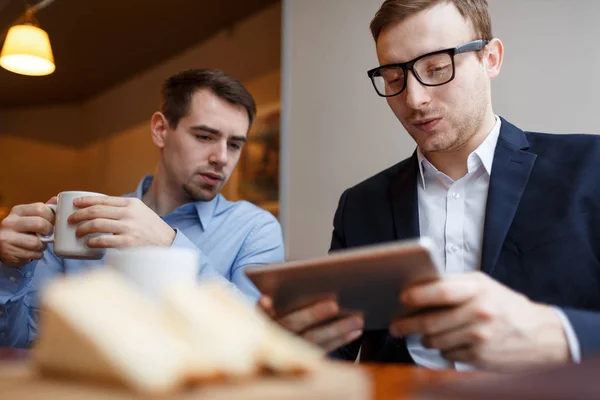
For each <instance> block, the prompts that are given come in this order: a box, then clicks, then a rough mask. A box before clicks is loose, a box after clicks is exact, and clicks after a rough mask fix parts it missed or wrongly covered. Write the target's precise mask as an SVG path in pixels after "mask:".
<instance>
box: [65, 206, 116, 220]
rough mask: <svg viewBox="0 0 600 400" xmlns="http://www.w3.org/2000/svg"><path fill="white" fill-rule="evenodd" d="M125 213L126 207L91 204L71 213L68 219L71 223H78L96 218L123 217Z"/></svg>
mask: <svg viewBox="0 0 600 400" xmlns="http://www.w3.org/2000/svg"><path fill="white" fill-rule="evenodd" d="M124 214H125V208H123V207H113V206H90V207H86V208H82V209H81V210H77V211H75V212H74V213H73V214H71V215H69V218H68V219H67V221H68V222H69V223H70V224H76V223H79V222H82V221H90V220H93V219H96V218H104V219H122V218H123V215H124Z"/></svg>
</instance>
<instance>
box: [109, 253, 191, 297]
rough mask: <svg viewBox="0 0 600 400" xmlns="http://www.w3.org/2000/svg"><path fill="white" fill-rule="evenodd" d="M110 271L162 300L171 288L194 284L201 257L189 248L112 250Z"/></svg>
mask: <svg viewBox="0 0 600 400" xmlns="http://www.w3.org/2000/svg"><path fill="white" fill-rule="evenodd" d="M106 264H107V265H108V267H109V268H113V269H114V270H116V271H118V272H120V273H121V274H122V275H123V276H125V278H126V279H128V280H129V281H130V282H132V283H134V284H136V285H138V286H139V287H141V288H142V290H143V291H144V292H146V294H148V295H150V296H151V297H154V298H159V297H160V295H161V293H162V290H163V289H164V288H165V287H167V286H169V285H170V284H195V283H196V282H197V279H198V272H199V271H200V253H199V252H198V251H197V250H194V249H190V248H169V247H133V248H126V249H110V251H109V252H108V253H107V255H106Z"/></svg>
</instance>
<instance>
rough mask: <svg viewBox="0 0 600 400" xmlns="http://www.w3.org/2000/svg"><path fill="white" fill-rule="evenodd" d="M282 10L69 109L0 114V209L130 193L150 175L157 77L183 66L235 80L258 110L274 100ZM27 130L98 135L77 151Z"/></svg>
mask: <svg viewBox="0 0 600 400" xmlns="http://www.w3.org/2000/svg"><path fill="white" fill-rule="evenodd" d="M280 36H281V6H280V4H275V5H273V6H271V7H268V8H266V9H265V10H263V11H261V12H259V13H257V14H256V15H254V16H252V17H250V18H248V19H247V20H245V21H242V22H240V23H239V24H238V25H236V26H235V27H234V28H233V29H232V30H228V31H226V32H220V33H218V34H217V35H215V36H214V37H213V38H211V39H209V40H207V41H205V42H203V43H200V44H198V45H197V46H195V47H192V48H190V49H188V50H187V51H185V52H183V53H181V54H179V55H178V56H176V57H174V58H172V59H170V60H167V61H166V62H164V63H162V64H160V65H158V66H156V67H154V68H152V69H150V70H147V71H144V72H141V73H140V74H138V75H137V76H135V77H134V78H132V79H131V80H129V81H127V82H124V83H123V84H121V85H119V86H117V87H115V88H112V89H110V90H108V91H107V92H105V93H102V94H100V95H99V96H97V97H95V98H93V99H91V100H89V101H87V102H85V103H83V104H80V105H75V106H53V107H44V108H35V109H17V110H4V111H0V207H2V206H9V205H14V204H19V203H29V202H34V201H45V200H47V198H49V197H50V196H52V195H53V194H55V193H57V192H59V191H61V190H72V189H81V190H91V191H98V192H103V193H107V194H111V195H118V194H123V193H128V192H131V191H132V190H133V189H135V187H136V185H137V184H138V182H139V180H140V178H141V177H142V176H143V175H144V174H148V173H152V172H153V170H154V166H155V164H156V161H157V160H158V152H157V150H156V149H155V148H154V146H153V144H152V141H151V139H150V132H149V121H150V117H151V116H152V113H153V112H154V111H155V110H156V108H157V107H158V103H159V93H160V86H161V83H162V81H163V79H164V78H165V77H167V76H169V75H170V74H172V73H175V72H177V71H180V70H183V69H187V68H203V67H210V68H220V69H223V70H225V71H227V72H229V73H231V74H232V75H234V76H236V77H238V78H239V79H240V80H242V82H244V84H245V85H246V86H247V87H248V89H249V90H250V92H251V93H252V94H253V95H254V97H255V99H256V101H257V104H258V105H259V107H260V106H261V105H262V104H270V103H273V102H277V101H279V92H280V72H279V67H280ZM32 129H36V130H39V129H44V130H47V131H48V136H47V137H48V140H51V138H52V135H53V134H54V133H56V132H58V130H61V131H62V132H65V131H68V132H71V134H72V135H73V143H74V144H77V143H79V141H78V140H77V137H78V136H79V135H91V136H90V137H98V136H100V137H102V138H103V139H100V140H97V141H95V142H94V143H91V144H88V145H86V146H84V147H67V146H58V145H54V144H49V143H42V142H34V141H30V140H25V139H23V138H22V137H20V135H22V134H23V133H26V132H27V131H28V130H32Z"/></svg>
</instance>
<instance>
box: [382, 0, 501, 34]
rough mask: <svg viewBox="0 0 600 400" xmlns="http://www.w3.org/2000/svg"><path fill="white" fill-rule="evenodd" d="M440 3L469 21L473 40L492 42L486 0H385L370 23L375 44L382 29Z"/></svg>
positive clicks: (490, 22)
mask: <svg viewBox="0 0 600 400" xmlns="http://www.w3.org/2000/svg"><path fill="white" fill-rule="evenodd" d="M440 3H450V4H454V6H456V8H457V9H458V12H459V13H460V15H462V17H463V18H464V19H466V20H467V21H470V22H471V24H472V25H473V31H474V33H475V37H474V39H485V40H492V39H493V36H492V21H491V19H490V15H489V13H488V2H487V0H385V1H384V2H383V4H382V5H381V7H379V11H377V13H376V14H375V17H374V18H373V20H372V21H371V33H372V34H373V39H375V42H377V39H378V38H379V35H380V34H381V31H382V29H383V28H385V27H386V26H387V25H389V24H392V23H395V22H400V21H402V20H404V19H405V18H407V17H409V16H411V15H413V14H416V13H418V12H421V11H423V10H426V9H428V8H431V7H433V6H435V5H437V4H440Z"/></svg>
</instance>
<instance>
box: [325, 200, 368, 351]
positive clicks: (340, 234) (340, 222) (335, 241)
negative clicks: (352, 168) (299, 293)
mask: <svg viewBox="0 0 600 400" xmlns="http://www.w3.org/2000/svg"><path fill="white" fill-rule="evenodd" d="M347 197H348V191H347V190H346V191H345V192H344V193H343V194H342V196H341V198H340V201H339V203H338V208H337V210H336V212H335V216H334V218H333V234H332V237H331V246H330V248H329V252H332V251H335V250H341V249H345V248H346V247H347V245H346V238H345V234H344V207H345V205H346V199H347ZM362 341H363V338H362V336H361V337H360V338H358V339H356V340H355V341H354V342H352V343H349V344H347V345H345V346H342V347H340V348H339V349H336V350H334V351H332V352H331V353H329V356H330V357H331V358H335V359H340V360H348V361H354V360H356V357H358V352H359V350H360V346H361V344H362Z"/></svg>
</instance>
